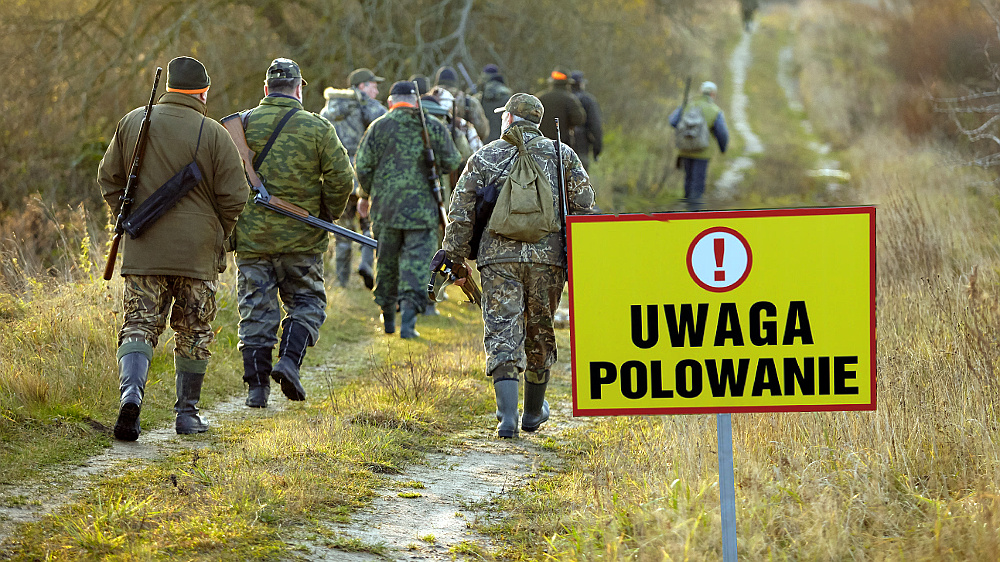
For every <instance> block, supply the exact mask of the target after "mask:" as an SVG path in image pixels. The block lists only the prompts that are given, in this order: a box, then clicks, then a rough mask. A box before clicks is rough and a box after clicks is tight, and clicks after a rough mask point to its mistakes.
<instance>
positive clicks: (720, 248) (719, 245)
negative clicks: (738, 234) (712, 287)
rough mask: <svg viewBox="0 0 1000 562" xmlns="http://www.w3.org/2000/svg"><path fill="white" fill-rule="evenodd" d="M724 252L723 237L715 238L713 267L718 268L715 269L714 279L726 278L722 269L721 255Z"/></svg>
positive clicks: (721, 279) (724, 243)
mask: <svg viewBox="0 0 1000 562" xmlns="http://www.w3.org/2000/svg"><path fill="white" fill-rule="evenodd" d="M725 253H726V241H725V239H723V238H716V239H715V267H718V268H719V269H716V270H715V280H716V281H725V280H726V270H724V269H722V256H723V255H724V254H725Z"/></svg>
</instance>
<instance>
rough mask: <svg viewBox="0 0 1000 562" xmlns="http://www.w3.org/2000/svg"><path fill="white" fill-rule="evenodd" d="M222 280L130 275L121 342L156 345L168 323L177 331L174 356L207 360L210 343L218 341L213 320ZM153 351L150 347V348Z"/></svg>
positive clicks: (119, 343)
mask: <svg viewBox="0 0 1000 562" xmlns="http://www.w3.org/2000/svg"><path fill="white" fill-rule="evenodd" d="M218 289H219V282H218V281H205V280H203V279H193V278H191V277H180V276H176V275H126V276H125V291H124V295H123V296H122V304H123V308H124V313H125V319H124V322H123V323H122V328H121V330H119V331H118V345H119V346H122V345H123V344H125V343H126V342H139V341H141V342H145V343H146V344H148V345H149V347H151V348H152V347H156V344H157V342H158V341H159V339H160V334H162V333H163V330H164V328H166V326H167V314H168V313H169V315H170V327H171V328H172V329H173V330H174V332H175V334H174V355H175V356H176V357H180V358H183V359H192V360H196V361H207V360H208V358H210V357H211V356H212V352H211V351H209V350H208V346H209V345H210V344H211V343H212V342H213V341H215V332H214V331H213V330H212V321H213V320H215V314H216V312H218V308H216V304H215V293H216V291H218ZM146 349H147V351H149V348H146Z"/></svg>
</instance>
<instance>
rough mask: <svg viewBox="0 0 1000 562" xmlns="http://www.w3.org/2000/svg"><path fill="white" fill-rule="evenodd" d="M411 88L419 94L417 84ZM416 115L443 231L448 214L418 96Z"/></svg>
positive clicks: (422, 108) (439, 222) (432, 191)
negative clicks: (418, 119)
mask: <svg viewBox="0 0 1000 562" xmlns="http://www.w3.org/2000/svg"><path fill="white" fill-rule="evenodd" d="M413 88H414V89H415V90H416V91H417V92H419V91H420V88H418V87H417V83H416V82H414V83H413ZM417 113H418V114H419V115H420V127H421V129H420V138H422V139H423V141H424V162H425V163H426V164H427V181H429V182H430V184H431V193H432V194H433V195H434V202H435V203H437V206H438V224H440V225H441V229H442V230H444V229H445V228H447V226H448V213H446V212H445V210H444V197H443V196H442V195H441V193H442V192H441V176H440V175H439V174H438V167H437V159H436V158H435V157H434V148H433V147H431V135H430V133H428V132H427V118H426V117H424V107H423V104H422V103H421V102H420V95H419V94H418V95H417Z"/></svg>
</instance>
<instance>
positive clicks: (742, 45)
mask: <svg viewBox="0 0 1000 562" xmlns="http://www.w3.org/2000/svg"><path fill="white" fill-rule="evenodd" d="M754 29H755V28H754ZM752 39H753V29H751V30H750V31H749V32H744V33H743V37H742V38H741V39H740V42H739V44H738V45H736V48H735V49H734V50H733V53H732V55H730V57H729V73H730V80H731V83H732V85H733V94H732V103H731V104H730V108H729V112H728V117H727V120H728V121H729V127H730V128H731V129H732V130H734V131H735V132H737V133H739V134H740V136H742V137H743V146H744V148H743V154H742V155H741V156H737V157H735V158H730V159H729V161H728V162H727V163H726V169H725V170H724V171H723V172H722V175H721V176H719V179H718V181H716V182H715V196H716V197H717V198H719V199H721V200H731V199H733V198H734V197H736V194H737V190H736V188H737V186H738V185H739V184H740V182H742V181H743V174H744V173H745V172H746V171H747V170H748V169H750V168H751V167H753V158H751V156H752V155H754V154H761V153H762V152H764V143H763V142H761V140H760V137H758V136H757V135H756V134H755V133H754V132H753V129H751V128H750V118H749V117H748V113H747V107H748V105H749V104H750V98H749V97H748V96H747V94H746V92H745V90H744V86H745V84H746V79H747V71H748V70H749V68H750V64H751V63H752V62H753V53H752V52H751V50H750V42H751V40H752Z"/></svg>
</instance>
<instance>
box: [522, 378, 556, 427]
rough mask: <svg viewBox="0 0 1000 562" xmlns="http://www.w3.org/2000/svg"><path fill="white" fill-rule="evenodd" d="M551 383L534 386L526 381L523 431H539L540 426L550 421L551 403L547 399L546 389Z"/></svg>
mask: <svg viewBox="0 0 1000 562" xmlns="http://www.w3.org/2000/svg"><path fill="white" fill-rule="evenodd" d="M548 385H549V383H547V382H545V383H542V384H534V383H530V382H528V381H524V415H522V416H521V429H523V430H524V431H527V432H532V431H536V430H538V426H540V425H542V424H543V423H545V422H547V421H549V401H548V400H546V399H545V387H547V386H548Z"/></svg>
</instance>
